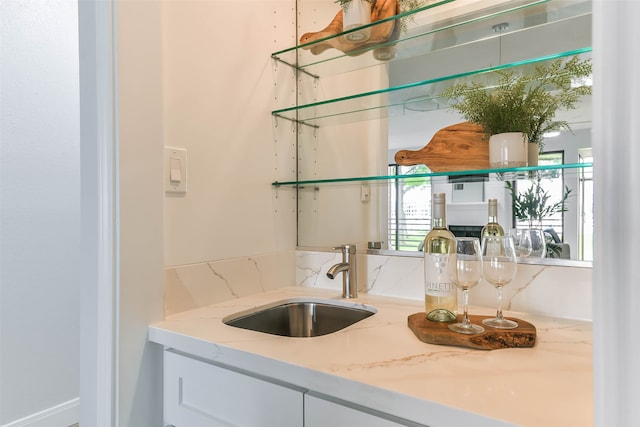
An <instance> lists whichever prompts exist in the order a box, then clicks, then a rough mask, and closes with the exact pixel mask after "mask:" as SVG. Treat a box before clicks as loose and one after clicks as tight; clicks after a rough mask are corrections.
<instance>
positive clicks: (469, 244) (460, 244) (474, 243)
mask: <svg viewBox="0 0 640 427" xmlns="http://www.w3.org/2000/svg"><path fill="white" fill-rule="evenodd" d="M455 243H456V253H455V256H456V258H455V262H450V263H449V277H450V278H451V281H452V282H453V284H454V285H456V286H457V287H458V288H460V289H462V294H463V298H464V300H463V301H464V316H463V317H462V322H459V323H454V324H451V325H449V329H451V330H452V331H454V332H458V333H460V334H467V335H471V334H481V333H483V332H484V328H483V327H482V326H480V325H474V324H472V323H471V322H470V321H469V314H468V309H469V289H471V288H473V287H474V286H475V285H477V284H478V283H480V279H482V249H481V248H480V240H479V239H478V238H476V237H456V240H455Z"/></svg>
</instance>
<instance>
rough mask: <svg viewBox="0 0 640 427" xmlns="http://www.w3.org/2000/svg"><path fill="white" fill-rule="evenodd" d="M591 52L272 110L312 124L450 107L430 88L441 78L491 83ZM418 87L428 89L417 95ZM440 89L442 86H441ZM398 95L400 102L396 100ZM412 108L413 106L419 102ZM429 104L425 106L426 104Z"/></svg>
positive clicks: (574, 52)
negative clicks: (502, 73) (503, 73)
mask: <svg viewBox="0 0 640 427" xmlns="http://www.w3.org/2000/svg"><path fill="white" fill-rule="evenodd" d="M590 52H591V47H584V48H580V49H575V50H570V51H565V52H560V53H557V54H553V55H547V56H542V57H536V58H531V59H527V60H523V61H517V62H511V63H508V64H502V65H498V66H493V67H487V68H481V69H476V70H471V71H467V72H464V73H460V74H454V75H448V76H444V77H438V78H434V79H429V80H423V81H418V82H413V83H409V84H404V85H400V86H394V87H388V88H382V89H378V90H373V91H370V92H365V93H358V94H355V95H351V96H345V97H340V98H335V99H329V100H324V101H319V102H314V103H310V104H304V105H298V106H293V107H288V108H283V109H279V110H274V111H272V115H273V116H275V117H281V118H284V119H286V120H291V121H295V122H299V123H302V124H307V125H311V126H321V125H327V124H328V125H335V124H343V123H351V122H357V121H361V120H373V119H380V118H385V117H393V116H399V115H405V114H411V113H416V112H419V113H423V112H426V111H429V110H439V109H447V108H448V104H447V101H446V99H444V98H442V97H440V96H439V92H438V93H437V94H436V95H429V94H428V93H429V92H433V90H434V89H435V90H438V88H439V87H440V86H438V85H439V84H440V83H442V82H452V83H454V82H455V83H463V82H465V81H470V80H475V79H477V78H478V76H482V78H483V79H485V81H486V82H488V83H487V84H490V83H489V82H490V81H491V74H492V73H493V72H495V71H498V70H506V69H516V68H517V69H519V70H522V71H526V70H527V69H528V68H532V67H534V66H535V65H536V64H541V63H544V62H548V61H552V60H554V59H558V58H564V57H570V56H574V55H584V54H588V53H590ZM417 90H419V91H422V92H424V93H425V95H423V96H419V95H418V96H416V93H418V92H417ZM440 90H441V89H440ZM394 99H397V100H398V101H397V102H394ZM418 104H419V105H420V106H419V107H418V108H412V106H416V107H417V106H418ZM427 104H428V105H429V107H427V108H425V107H424V105H427Z"/></svg>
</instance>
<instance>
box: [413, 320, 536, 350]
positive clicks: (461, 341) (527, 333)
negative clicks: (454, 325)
mask: <svg viewBox="0 0 640 427" xmlns="http://www.w3.org/2000/svg"><path fill="white" fill-rule="evenodd" d="M488 318H490V316H480V315H473V314H470V315H469V320H470V321H471V323H474V324H480V323H482V321H483V320H484V319H488ZM461 319H462V315H459V316H458V321H460V320H461ZM510 319H513V320H515V321H516V322H517V323H518V327H517V328H515V329H494V328H485V331H484V332H483V333H481V334H476V335H464V334H458V333H456V332H453V331H451V330H449V328H448V326H447V324H446V323H439V322H431V321H429V320H427V319H426V318H425V317H424V312H420V313H414V314H412V315H410V316H409V317H408V318H407V325H408V326H409V329H411V331H413V333H414V334H415V336H416V337H417V338H418V339H419V340H420V341H423V342H426V343H429V344H437V345H453V346H458V347H468V348H475V349H478V350H497V349H501V348H515V347H533V346H534V345H535V343H536V327H535V326H534V325H533V324H531V323H529V322H526V321H524V320H522V319H516V318H512V317H510Z"/></svg>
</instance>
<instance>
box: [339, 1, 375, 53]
mask: <svg viewBox="0 0 640 427" xmlns="http://www.w3.org/2000/svg"><path fill="white" fill-rule="evenodd" d="M336 3H339V4H340V6H341V7H342V31H343V32H345V31H349V30H353V29H356V28H359V29H358V30H357V31H352V32H349V33H346V34H344V35H343V36H342V39H343V40H344V41H345V42H347V43H364V42H366V41H367V40H369V37H370V36H371V28H370V27H366V28H360V27H362V26H363V25H366V24H368V23H370V22H371V3H372V0H337V2H336Z"/></svg>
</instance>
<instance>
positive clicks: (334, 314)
mask: <svg viewBox="0 0 640 427" xmlns="http://www.w3.org/2000/svg"><path fill="white" fill-rule="evenodd" d="M376 311H377V310H376V309H375V308H373V307H369V306H366V305H364V304H356V303H350V302H346V301H341V300H328V299H322V298H290V299H287V300H283V301H278V302H274V303H271V304H267V305H264V306H261V307H257V308H253V309H250V310H245V311H242V312H240V313H235V314H232V315H230V316H227V317H225V318H224V319H222V321H223V322H224V323H225V324H226V325H229V326H235V327H237V328H242V329H250V330H252V331H258V332H264V333H267V334H272V335H281V336H285V337H298V338H301V337H307V338H308V337H317V336H320V335H327V334H330V333H333V332H336V331H339V330H340V329H344V328H346V327H347V326H350V325H353V324H354V323H357V322H359V321H361V320H363V319H366V318H367V317H369V316H372V315H374V314H375V313H376Z"/></svg>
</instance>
